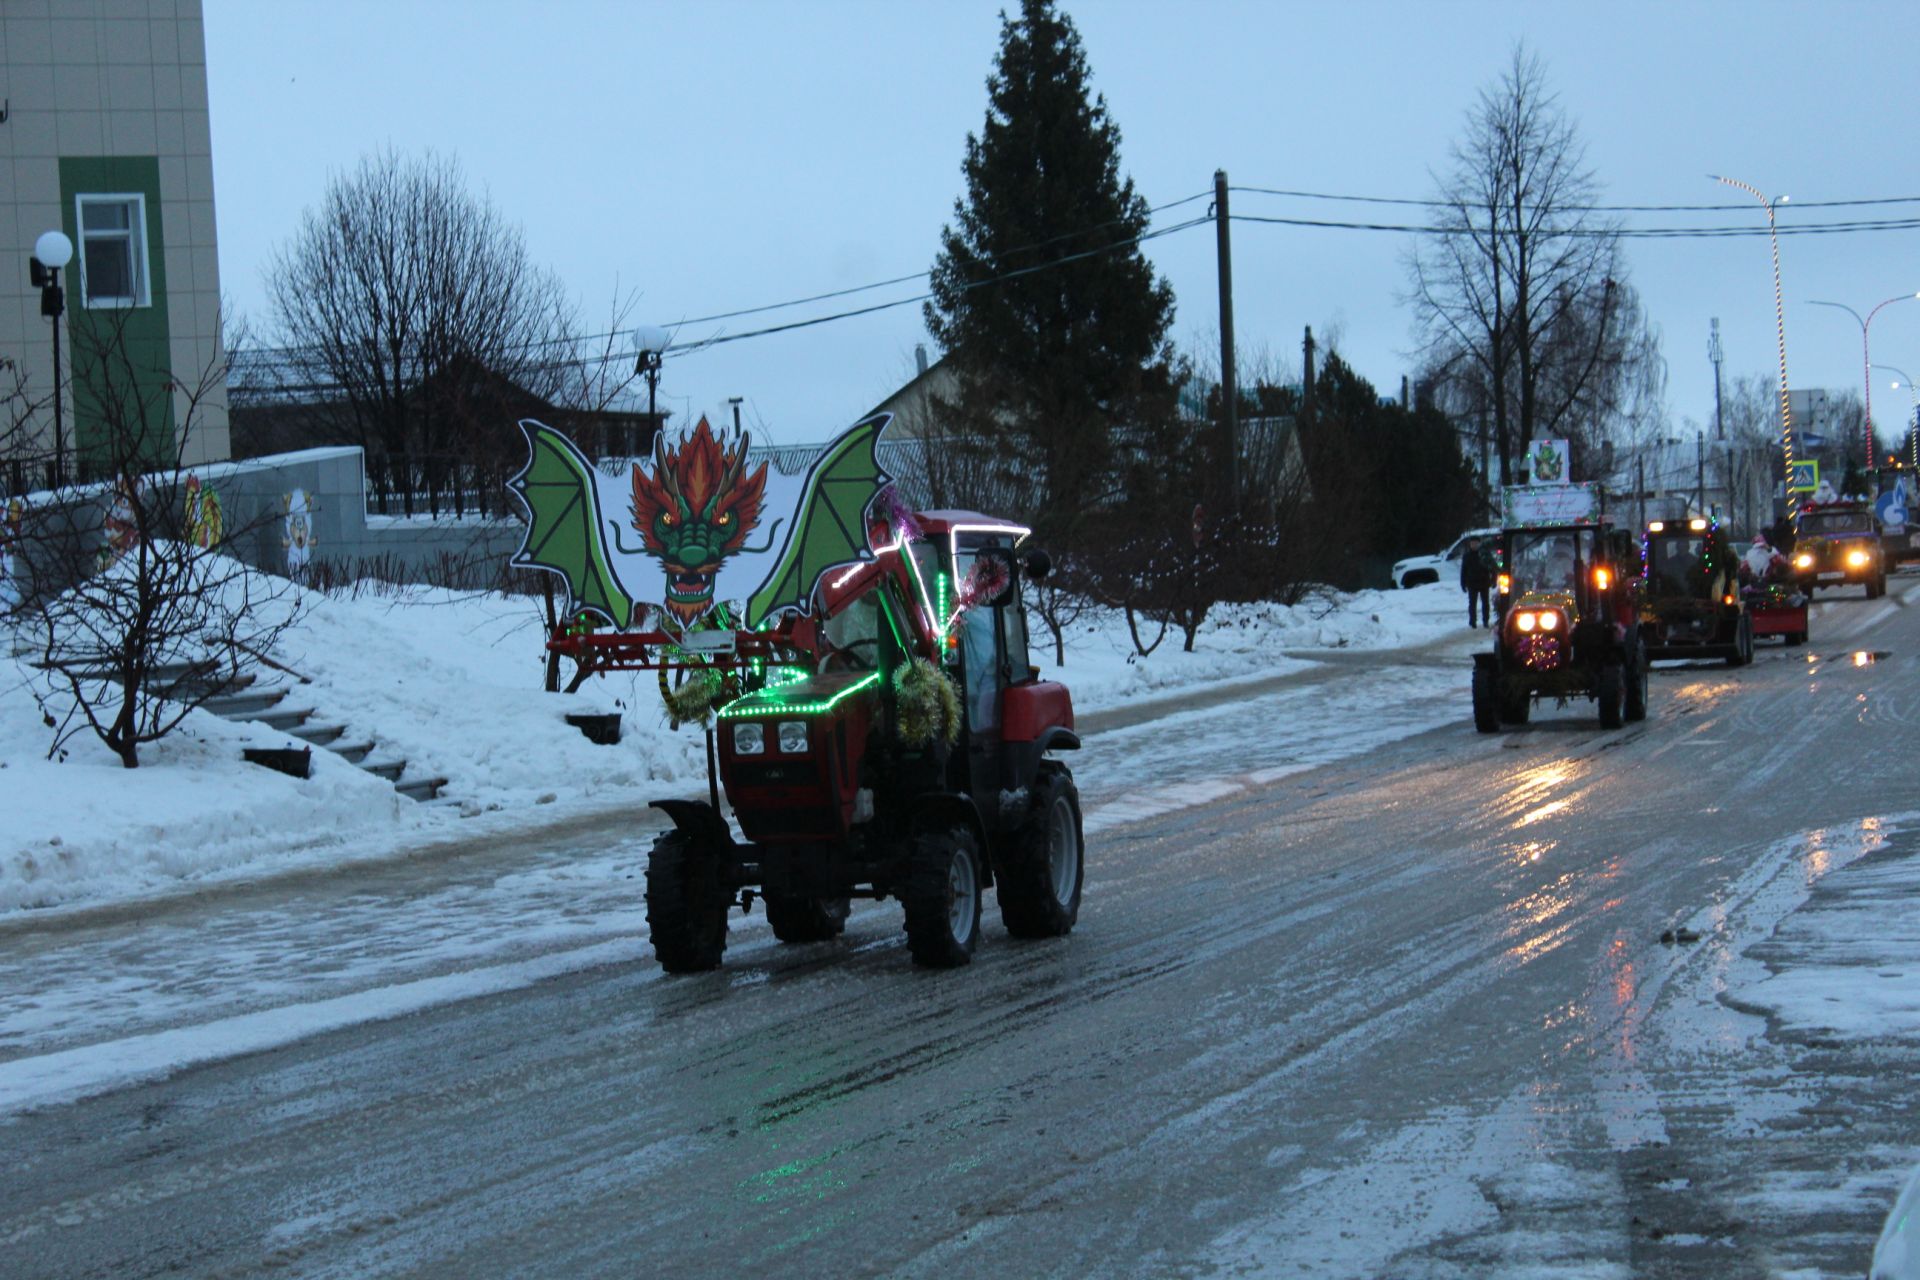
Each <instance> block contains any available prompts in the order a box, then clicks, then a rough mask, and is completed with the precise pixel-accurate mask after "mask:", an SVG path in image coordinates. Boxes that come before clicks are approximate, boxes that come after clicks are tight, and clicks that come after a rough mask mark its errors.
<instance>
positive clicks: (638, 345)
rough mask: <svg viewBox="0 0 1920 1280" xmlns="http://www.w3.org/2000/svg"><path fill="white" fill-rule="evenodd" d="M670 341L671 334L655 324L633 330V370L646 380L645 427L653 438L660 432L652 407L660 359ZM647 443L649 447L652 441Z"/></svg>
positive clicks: (657, 385)
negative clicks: (651, 433)
mask: <svg viewBox="0 0 1920 1280" xmlns="http://www.w3.org/2000/svg"><path fill="white" fill-rule="evenodd" d="M672 342H673V335H672V334H670V333H668V332H667V331H666V330H665V329H662V328H661V327H660V326H659V325H657V324H643V325H641V326H640V327H639V328H638V329H635V330H634V331H633V346H634V357H635V358H634V365H633V371H634V372H635V373H637V374H639V375H640V376H641V377H643V378H645V379H646V380H647V427H648V428H649V429H650V430H651V431H652V432H653V434H654V437H655V438H658V436H659V434H660V415H659V413H658V412H657V411H656V410H655V409H654V407H653V406H654V399H655V397H656V395H657V393H658V392H659V390H660V361H661V360H662V359H663V358H664V357H665V356H666V354H667V347H668V346H669V345H671V344H672ZM647 444H648V446H649V447H651V446H652V444H653V441H652V440H649V441H648V442H647Z"/></svg>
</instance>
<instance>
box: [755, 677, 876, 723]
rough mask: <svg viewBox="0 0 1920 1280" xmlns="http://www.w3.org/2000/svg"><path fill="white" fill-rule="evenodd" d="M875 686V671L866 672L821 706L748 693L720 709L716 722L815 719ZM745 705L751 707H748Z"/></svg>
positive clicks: (763, 691) (819, 703)
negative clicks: (746, 718)
mask: <svg viewBox="0 0 1920 1280" xmlns="http://www.w3.org/2000/svg"><path fill="white" fill-rule="evenodd" d="M878 683H880V673H879V672H878V671H869V672H868V673H867V674H866V675H864V676H862V677H860V678H859V679H858V680H856V681H854V682H853V683H852V684H850V685H848V686H847V687H846V688H844V689H842V690H841V691H840V692H838V693H836V694H834V695H833V696H832V697H831V698H828V699H826V700H825V701H823V702H783V701H781V700H780V699H779V698H773V697H768V696H767V695H768V694H769V693H771V692H772V690H770V689H762V690H760V691H759V692H758V693H750V694H748V695H747V696H746V697H744V698H739V699H736V700H735V701H733V702H729V703H728V704H727V705H726V706H724V707H722V708H720V718H721V719H722V720H738V719H740V718H742V717H743V716H787V715H793V716H810V715H818V714H819V713H821V712H823V711H831V710H833V709H834V708H835V707H837V706H839V705H840V704H841V703H843V702H845V701H846V700H847V699H848V698H851V697H852V696H853V695H854V694H856V693H859V692H860V691H861V690H862V689H870V688H872V687H873V686H874V685H876V684H878ZM749 703H752V704H753V705H751V706H749V705H748V704H749Z"/></svg>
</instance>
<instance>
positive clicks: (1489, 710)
mask: <svg viewBox="0 0 1920 1280" xmlns="http://www.w3.org/2000/svg"><path fill="white" fill-rule="evenodd" d="M1499 679H1500V677H1499V676H1498V675H1497V674H1496V673H1495V672H1494V670H1493V669H1492V668H1491V667H1487V666H1483V665H1481V664H1480V663H1477V662H1476V663H1474V665H1473V727H1474V728H1476V729H1478V730H1479V731H1480V732H1482V733H1498V732H1500V692H1499V690H1498V689H1497V688H1495V685H1496V684H1497V683H1498V682H1499Z"/></svg>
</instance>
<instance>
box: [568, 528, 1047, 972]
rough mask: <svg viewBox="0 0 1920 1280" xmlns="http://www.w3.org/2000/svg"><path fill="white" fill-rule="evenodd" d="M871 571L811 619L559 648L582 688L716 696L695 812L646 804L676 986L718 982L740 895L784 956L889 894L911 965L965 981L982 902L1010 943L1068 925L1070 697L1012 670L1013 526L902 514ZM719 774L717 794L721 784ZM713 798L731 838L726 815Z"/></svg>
mask: <svg viewBox="0 0 1920 1280" xmlns="http://www.w3.org/2000/svg"><path fill="white" fill-rule="evenodd" d="M916 523H917V525H918V530H917V531H916V532H915V533H914V534H912V535H911V536H902V537H900V538H898V539H896V540H895V541H894V542H893V543H891V544H890V545H887V546H884V547H882V548H881V549H880V550H879V551H878V552H877V553H876V554H875V556H874V558H873V559H871V560H868V561H863V562H861V563H858V564H853V565H848V566H845V567H844V568H842V569H839V570H833V571H829V572H828V573H826V574H825V575H823V576H822V578H821V579H820V581H819V584H818V586H817V587H816V589H815V593H814V609H813V615H812V616H811V617H787V618H785V619H784V620H782V621H781V622H780V623H779V624H778V626H776V627H773V628H771V629H768V630H759V631H747V630H739V631H727V630H725V629H720V630H710V631H699V632H693V633H690V634H688V635H683V636H670V635H667V634H664V633H658V632H642V633H624V634H599V633H589V634H584V635H566V634H561V635H556V637H555V638H554V639H553V640H552V641H551V642H550V647H552V648H555V649H557V650H559V651H560V652H563V653H569V654H572V655H573V656H574V657H576V658H580V659H583V660H585V661H588V662H591V663H592V664H593V665H594V667H595V669H597V670H608V669H628V670H633V669H663V670H683V669H684V670H687V671H689V672H691V673H693V675H694V677H695V678H697V679H700V680H704V681H709V682H711V685H712V687H713V688H714V689H715V697H714V699H713V703H714V706H715V708H716V710H715V713H714V714H715V720H714V728H713V730H712V731H711V733H712V737H711V738H710V740H709V755H708V769H709V778H708V783H709V796H710V797H711V800H710V802H706V801H697V800H684V799H679V800H656V801H654V802H653V807H655V808H657V809H660V810H662V811H664V812H665V813H666V814H667V816H668V817H669V818H671V819H672V821H673V826H674V829H673V830H672V831H669V832H667V833H666V834H665V835H662V836H660V837H659V838H658V839H657V840H656V841H655V843H654V847H653V853H652V856H651V858H650V859H649V861H648V866H647V888H646V901H647V922H648V925H649V926H650V928H651V931H652V936H653V948H654V954H655V955H656V956H658V958H659V960H660V963H661V965H662V967H664V968H665V969H666V970H667V971H668V972H670V973H693V972H699V971H702V970H708V969H713V968H717V967H718V966H719V964H720V959H721V953H722V952H723V951H724V950H725V948H726V942H727V914H728V911H729V910H730V909H731V908H733V907H735V906H739V907H741V908H742V909H743V910H747V909H751V907H752V903H753V900H754V898H755V897H758V898H760V899H761V900H762V901H763V902H765V904H766V909H767V919H768V922H769V923H770V924H771V925H772V927H773V932H774V934H775V936H776V937H778V938H779V939H780V940H781V941H782V942H792V943H799V942H816V941H823V940H826V939H830V938H833V937H837V936H838V935H839V934H840V933H841V932H842V931H843V929H844V928H845V925H846V919H847V910H848V904H849V901H850V899H853V898H888V897H892V898H898V899H899V900H900V903H901V906H902V907H904V908H905V914H906V934H907V946H908V949H909V951H910V952H911V953H912V955H913V959H914V961H915V963H917V964H921V965H927V966H932V967H936V968H945V967H952V966H956V965H963V964H966V963H967V962H968V961H969V960H971V958H972V956H973V951H974V947H975V945H976V943H977V942H978V939H979V934H980V909H981V898H982V895H983V893H984V892H985V891H986V890H987V889H988V888H994V889H995V890H996V891H997V896H998V900H999V904H1000V915H1001V919H1002V920H1003V921H1004V923H1005V924H1006V927H1007V932H1009V933H1011V934H1012V935H1014V936H1015V937H1020V938H1044V937H1058V936H1061V935H1064V934H1066V933H1067V932H1068V931H1070V930H1071V929H1072V928H1073V925H1074V921H1075V920H1076V918H1077V917H1078V915H1079V910H1080V890H1081V881H1082V876H1083V873H1084V870H1085V846H1084V842H1083V839H1082V831H1081V820H1080V797H1079V792H1078V791H1077V790H1076V789H1075V787H1074V783H1073V775H1072V774H1071V773H1070V772H1069V771H1068V769H1067V767H1066V766H1065V765H1064V764H1062V763H1060V762H1059V761H1057V760H1054V759H1052V758H1050V754H1049V753H1051V752H1054V751H1060V750H1073V749H1076V748H1078V747H1079V745H1080V739H1079V737H1078V736H1077V735H1076V734H1075V732H1074V727H1073V703H1072V699H1071V697H1070V696H1069V694H1068V692H1067V689H1066V686H1064V685H1062V684H1058V683H1056V682H1053V681H1048V680H1041V679H1040V678H1039V671H1038V669H1037V668H1035V667H1032V666H1030V665H1029V664H1028V660H1027V628H1026V617H1025V614H1024V612H1023V610H1022V607H1021V602H1020V590H1019V581H1020V576H1021V574H1022V573H1025V574H1027V575H1028V576H1030V577H1034V578H1036V579H1037V578H1039V577H1042V576H1044V575H1045V573H1046V572H1047V568H1048V564H1047V560H1046V556H1045V554H1044V553H1040V552H1035V553H1032V554H1029V555H1028V556H1026V557H1025V559H1024V561H1022V560H1021V559H1020V558H1019V557H1018V556H1017V554H1016V548H1017V546H1018V544H1019V542H1020V540H1021V539H1022V538H1023V537H1025V535H1026V533H1027V530H1025V529H1023V528H1021V527H1020V526H1018V525H1015V524H1012V523H1010V522H1007V521H1004V520H996V519H993V518H991V517H987V516H980V515H976V514H973V513H971V512H954V511H936V512H928V513H923V514H921V515H920V516H918V518H917V521H916ZM716 774H717V779H718V780H717V782H716V780H715V775H716ZM721 787H724V789H725V792H726V798H727V801H728V803H729V804H730V805H731V807H732V809H733V816H734V818H735V819H736V820H737V821H738V823H739V827H740V830H741V831H742V833H744V835H745V837H746V839H745V841H744V842H742V841H739V840H735V839H734V837H733V834H732V832H731V830H730V829H729V827H728V824H727V821H726V819H725V818H724V817H723V816H722V813H721V810H720V803H719V791H720V789H721Z"/></svg>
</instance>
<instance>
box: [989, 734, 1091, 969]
mask: <svg viewBox="0 0 1920 1280" xmlns="http://www.w3.org/2000/svg"><path fill="white" fill-rule="evenodd" d="M1031 795H1032V803H1031V806H1030V807H1029V808H1028V810H1027V818H1026V821H1025V822H1023V823H1021V824H1020V827H1019V829H1018V830H1017V831H1015V832H1014V833H1013V835H1012V837H1011V838H1010V839H1009V840H1008V844H1009V845H1010V846H1011V847H1012V852H1011V853H1009V854H1008V856H1007V858H1006V859H1005V861H1004V862H1002V863H1001V864H1000V866H999V874H998V875H997V876H996V877H995V878H994V882H995V889H994V892H995V893H996V894H998V896H999V898H1000V920H1001V922H1002V923H1003V924H1005V925H1006V926H1007V932H1008V933H1010V934H1012V935H1013V936H1014V937H1016V938H1060V937H1065V936H1066V935H1067V934H1068V933H1070V932H1072V930H1073V923H1074V921H1075V920H1078V919H1079V918H1080V884H1081V880H1082V878H1083V876H1084V875H1085V873H1086V866H1087V850H1086V842H1085V841H1084V840H1083V839H1082V838H1081V831H1080V791H1079V788H1077V787H1075V786H1074V785H1073V775H1072V774H1070V773H1068V772H1067V770H1066V767H1065V766H1063V765H1058V764H1054V763H1053V762H1051V761H1048V762H1047V763H1045V764H1042V765H1041V766H1040V772H1039V774H1038V776H1036V777H1035V778H1034V780H1033V787H1032V792H1031Z"/></svg>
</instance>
